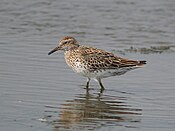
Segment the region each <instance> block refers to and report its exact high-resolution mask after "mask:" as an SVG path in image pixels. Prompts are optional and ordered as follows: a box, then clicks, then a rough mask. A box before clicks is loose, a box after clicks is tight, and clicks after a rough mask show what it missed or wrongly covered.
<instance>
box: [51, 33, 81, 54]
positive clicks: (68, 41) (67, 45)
mask: <svg viewBox="0 0 175 131" xmlns="http://www.w3.org/2000/svg"><path fill="white" fill-rule="evenodd" d="M77 47H79V44H78V42H77V41H76V39H75V38H74V37H71V36H66V37H64V38H62V39H61V40H60V41H59V43H58V46H56V47H55V48H54V49H53V50H51V51H50V52H49V53H48V55H50V54H52V53H54V52H56V51H58V50H63V51H69V50H72V49H75V48H77Z"/></svg>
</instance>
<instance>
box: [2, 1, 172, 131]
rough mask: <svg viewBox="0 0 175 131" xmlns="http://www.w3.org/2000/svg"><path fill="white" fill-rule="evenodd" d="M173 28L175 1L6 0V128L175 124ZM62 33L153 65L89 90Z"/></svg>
mask: <svg viewBox="0 0 175 131" xmlns="http://www.w3.org/2000/svg"><path fill="white" fill-rule="evenodd" d="M174 35H175V1H174V0H144V1H141V0H108V1H106V0H88V1H87V0H30V1H24V0H1V1H0V118H1V119H0V130H2V131H3V130H14V131H15V130H25V131H29V130H37V131H40V130H42V131H52V130H54V131H60V130H71V131H72V130H76V131H77V130H81V131H82V130H95V131H103V130H104V131H106V130H110V131H116V130H122V131H123V130H133V131H146V130H150V131H153V130H154V131H155V130H159V131H164V130H166V131H174V128H175V95H174V94H175V87H174V85H175V81H174V80H175V69H174V65H175V60H174V58H175V48H174V47H175V43H174V42H175V36H174ZM63 36H73V37H75V38H76V39H77V40H78V41H79V42H80V43H81V44H86V45H90V46H95V47H97V48H101V49H105V50H108V51H111V52H113V53H114V54H116V55H119V56H121V57H126V58H130V59H138V60H147V65H146V66H145V67H144V68H143V69H139V70H135V71H132V72H129V73H127V74H126V75H123V76H120V77H111V78H108V79H104V82H103V83H104V85H105V87H106V90H105V91H104V92H103V93H100V90H99V89H100V87H99V86H98V84H97V83H96V82H93V81H92V82H91V86H90V89H91V90H90V91H89V92H86V90H85V89H84V88H85V82H86V79H85V78H83V77H81V76H78V75H77V74H75V73H74V72H73V71H72V70H71V69H69V68H68V67H67V65H66V63H65V61H64V58H63V52H58V53H55V54H53V55H51V56H48V55H47V53H48V52H49V51H50V50H51V49H52V48H53V47H55V46H56V45H57V43H58V41H59V40H60V38H62V37H63Z"/></svg>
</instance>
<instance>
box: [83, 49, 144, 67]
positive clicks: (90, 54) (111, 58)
mask: <svg viewBox="0 0 175 131" xmlns="http://www.w3.org/2000/svg"><path fill="white" fill-rule="evenodd" d="M84 48H86V49H85V50H83V52H82V56H83V59H84V60H85V61H86V64H87V65H88V68H89V69H116V68H122V67H131V66H137V65H138V66H139V65H142V64H145V61H134V60H128V59H124V58H121V57H117V56H115V55H114V54H113V53H110V52H106V51H104V50H100V49H96V48H92V47H91V48H90V47H84Z"/></svg>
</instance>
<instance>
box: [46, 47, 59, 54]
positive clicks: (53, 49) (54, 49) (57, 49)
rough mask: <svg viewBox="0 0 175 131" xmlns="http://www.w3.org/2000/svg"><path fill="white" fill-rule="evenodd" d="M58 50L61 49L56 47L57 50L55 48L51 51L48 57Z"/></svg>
mask: <svg viewBox="0 0 175 131" xmlns="http://www.w3.org/2000/svg"><path fill="white" fill-rule="evenodd" d="M57 50H59V47H56V48H54V49H53V50H51V51H50V52H49V53H48V55H50V54H52V53H54V52H55V51H57Z"/></svg>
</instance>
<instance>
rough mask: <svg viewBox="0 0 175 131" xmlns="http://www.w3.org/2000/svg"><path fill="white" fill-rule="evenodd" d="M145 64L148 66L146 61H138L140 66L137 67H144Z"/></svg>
mask: <svg viewBox="0 0 175 131" xmlns="http://www.w3.org/2000/svg"><path fill="white" fill-rule="evenodd" d="M145 64H146V61H145V60H142V61H138V64H137V65H136V66H138V67H142V66H143V65H145Z"/></svg>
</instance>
